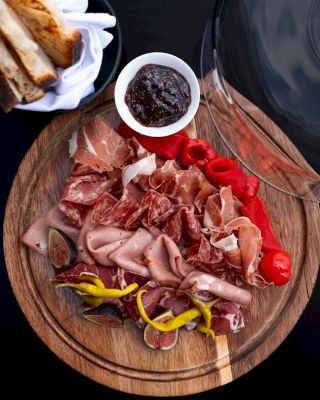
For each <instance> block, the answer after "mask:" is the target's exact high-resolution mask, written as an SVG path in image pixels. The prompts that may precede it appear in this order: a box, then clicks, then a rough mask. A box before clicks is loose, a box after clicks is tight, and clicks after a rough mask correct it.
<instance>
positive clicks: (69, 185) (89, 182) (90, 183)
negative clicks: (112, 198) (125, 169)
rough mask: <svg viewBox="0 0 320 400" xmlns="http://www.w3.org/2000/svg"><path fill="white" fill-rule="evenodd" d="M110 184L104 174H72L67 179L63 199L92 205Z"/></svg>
mask: <svg viewBox="0 0 320 400" xmlns="http://www.w3.org/2000/svg"><path fill="white" fill-rule="evenodd" d="M109 185H110V183H109V182H108V179H107V177H106V176H105V175H102V174H90V175H82V176H71V177H69V178H68V179H67V180H66V183H65V186H64V190H63V193H62V196H61V201H68V202H72V203H77V204H83V205H88V206H92V205H94V204H95V202H96V201H97V199H98V197H99V196H100V194H101V193H102V192H103V191H104V190H105V189H106V188H107V187H108V186H109Z"/></svg>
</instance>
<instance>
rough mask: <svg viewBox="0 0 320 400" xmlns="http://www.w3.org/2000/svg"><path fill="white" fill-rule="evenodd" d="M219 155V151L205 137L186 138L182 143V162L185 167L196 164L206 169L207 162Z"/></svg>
mask: <svg viewBox="0 0 320 400" xmlns="http://www.w3.org/2000/svg"><path fill="white" fill-rule="evenodd" d="M216 157H217V153H216V152H215V151H214V150H213V149H212V148H211V147H210V144H209V143H208V142H207V141H206V140H204V139H186V140H185V141H184V143H183V145H182V150H181V154H180V162H181V164H182V165H184V166H185V167H188V166H189V165H193V164H195V165H196V166H197V167H198V168H200V169H201V170H204V169H205V167H206V165H207V163H208V162H209V161H210V160H213V159H214V158H216Z"/></svg>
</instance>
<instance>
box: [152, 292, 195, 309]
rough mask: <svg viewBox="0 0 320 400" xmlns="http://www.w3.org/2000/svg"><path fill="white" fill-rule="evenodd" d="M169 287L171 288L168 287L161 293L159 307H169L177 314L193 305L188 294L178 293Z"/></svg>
mask: <svg viewBox="0 0 320 400" xmlns="http://www.w3.org/2000/svg"><path fill="white" fill-rule="evenodd" d="M169 289H171V288H168V290H167V291H165V292H164V293H163V294H162V296H161V298H160V300H159V306H160V307H162V308H164V309H165V310H169V309H171V310H172V312H173V314H174V315H179V314H182V313H183V312H185V311H187V310H188V309H189V308H191V307H192V306H193V304H192V303H191V300H190V297H189V296H187V295H185V294H182V295H178V294H177V292H176V290H175V289H171V290H169Z"/></svg>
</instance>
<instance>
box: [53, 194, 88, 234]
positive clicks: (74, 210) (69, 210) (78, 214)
mask: <svg viewBox="0 0 320 400" xmlns="http://www.w3.org/2000/svg"><path fill="white" fill-rule="evenodd" d="M58 207H59V208H60V210H61V211H62V212H63V213H64V214H65V216H66V217H67V218H68V220H69V221H70V223H71V224H72V225H74V226H75V227H76V228H78V229H81V227H82V225H83V221H84V218H85V216H86V214H87V207H86V206H83V205H82V204H76V203H71V202H70V201H60V202H59V203H58Z"/></svg>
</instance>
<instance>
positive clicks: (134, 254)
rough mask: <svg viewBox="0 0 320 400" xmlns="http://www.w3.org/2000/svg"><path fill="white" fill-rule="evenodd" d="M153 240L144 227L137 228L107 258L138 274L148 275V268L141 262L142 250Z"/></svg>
mask: <svg viewBox="0 0 320 400" xmlns="http://www.w3.org/2000/svg"><path fill="white" fill-rule="evenodd" d="M152 240H153V236H152V235H151V233H150V232H148V231H147V230H146V229H143V228H139V229H138V230H137V231H136V232H135V233H134V234H133V235H132V236H131V237H130V238H129V239H127V240H126V242H125V243H124V244H123V245H121V246H120V247H119V248H118V249H117V250H115V251H114V252H112V253H111V254H109V258H110V260H111V261H113V262H114V263H115V264H116V265H118V266H119V267H121V268H123V269H126V270H128V271H130V272H133V273H135V274H138V275H142V276H145V277H149V276H150V274H149V270H148V268H147V267H146V266H145V265H143V264H142V259H141V258H142V257H143V251H144V249H145V248H146V246H147V245H148V244H149V243H150V242H151V241H152Z"/></svg>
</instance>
